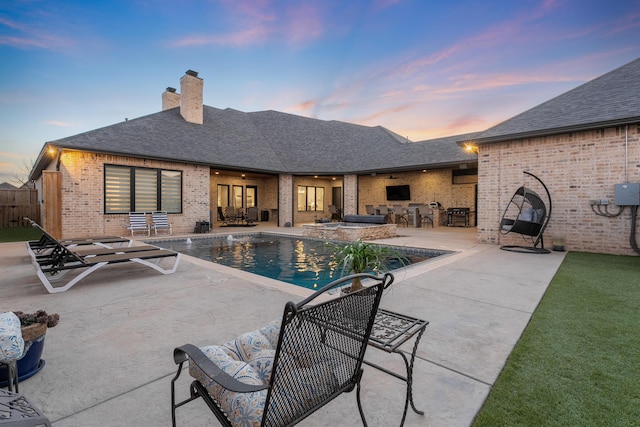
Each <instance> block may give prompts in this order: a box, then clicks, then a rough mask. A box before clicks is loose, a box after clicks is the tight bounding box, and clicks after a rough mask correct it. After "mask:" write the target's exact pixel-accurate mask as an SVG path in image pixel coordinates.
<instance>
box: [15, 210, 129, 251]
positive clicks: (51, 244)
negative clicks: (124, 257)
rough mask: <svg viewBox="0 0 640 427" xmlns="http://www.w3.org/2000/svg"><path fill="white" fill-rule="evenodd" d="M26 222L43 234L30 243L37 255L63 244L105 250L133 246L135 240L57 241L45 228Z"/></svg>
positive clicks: (108, 238)
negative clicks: (102, 248)
mask: <svg viewBox="0 0 640 427" xmlns="http://www.w3.org/2000/svg"><path fill="white" fill-rule="evenodd" d="M24 220H25V221H26V222H28V223H29V224H30V225H31V226H32V227H35V228H37V229H38V230H40V232H41V233H42V236H41V237H40V239H39V240H33V241H30V242H29V246H30V247H31V249H32V250H33V251H34V252H36V253H42V252H45V251H50V250H51V249H53V248H55V247H56V246H57V245H58V243H62V244H63V245H64V246H65V247H67V248H75V247H80V246H101V247H104V248H113V247H122V246H131V245H132V244H133V240H131V239H129V238H126V237H119V236H94V237H84V238H77V239H62V240H56V239H55V238H54V237H53V236H51V235H50V234H49V233H47V231H46V230H45V229H44V228H42V227H40V225H39V224H38V223H37V222H35V221H33V220H32V219H29V218H27V217H24Z"/></svg>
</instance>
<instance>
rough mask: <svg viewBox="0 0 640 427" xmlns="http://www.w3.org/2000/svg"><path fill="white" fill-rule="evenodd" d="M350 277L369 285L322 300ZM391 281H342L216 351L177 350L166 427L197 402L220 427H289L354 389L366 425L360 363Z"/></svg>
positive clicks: (389, 278) (386, 278)
mask: <svg viewBox="0 0 640 427" xmlns="http://www.w3.org/2000/svg"><path fill="white" fill-rule="evenodd" d="M355 277H361V278H368V279H372V280H373V281H374V283H373V284H372V285H370V286H366V287H364V288H363V289H361V290H359V291H356V292H351V293H348V294H345V295H341V296H340V295H339V296H334V297H333V298H332V297H331V296H330V295H328V293H329V291H330V290H331V289H336V288H338V287H340V286H342V285H345V284H347V283H348V282H350V281H351V280H353V279H354V278H355ZM391 283H393V276H392V275H391V274H386V275H384V276H380V277H376V276H372V275H369V274H358V275H353V276H347V277H343V278H341V279H338V280H336V281H334V282H332V283H329V284H328V285H326V286H324V287H323V288H322V289H320V290H318V291H316V292H315V293H314V294H312V295H311V296H309V297H307V298H306V299H304V300H302V301H301V302H299V303H297V304H296V303H293V302H288V303H287V304H286V305H285V307H284V314H283V316H282V318H281V319H276V320H275V321H273V322H270V323H268V324H267V325H265V326H264V327H262V328H261V329H258V330H256V331H254V332H250V333H247V334H244V335H241V336H240V337H238V338H237V339H235V340H233V341H230V342H228V343H226V344H224V345H221V346H205V347H200V348H198V347H196V346H195V345H193V344H185V345H183V346H180V347H177V348H176V349H175V350H174V352H173V358H174V361H175V363H176V364H177V365H178V372H177V373H176V375H175V376H174V377H173V379H172V380H171V418H172V422H173V426H174V427H175V425H176V409H177V408H179V407H180V406H182V405H184V404H186V403H189V402H191V401H193V400H195V399H197V398H199V397H202V399H203V400H204V401H205V403H206V404H207V406H208V407H209V409H210V410H211V411H212V412H213V413H214V415H215V416H216V418H217V419H218V421H219V422H220V423H221V424H222V425H224V426H238V425H254V426H257V425H261V426H285V425H287V426H289V425H294V424H297V423H298V422H300V421H302V420H303V419H305V418H307V417H308V416H309V415H311V414H312V413H314V412H315V411H317V410H318V409H320V408H321V407H323V406H324V405H326V404H327V403H329V402H331V401H332V400H333V399H335V398H336V397H338V396H340V395H341V394H342V393H346V392H350V391H352V390H354V389H357V392H356V400H357V403H358V410H359V411H360V417H361V418H362V421H363V424H364V425H366V419H365V416H364V411H363V409H362V405H361V402H360V379H361V377H362V373H363V370H362V363H363V361H364V355H365V351H366V349H367V344H368V342H369V337H370V335H371V331H372V327H373V323H374V319H375V316H376V313H377V311H378V306H379V304H380V299H381V298H382V292H383V290H384V289H385V288H387V287H388V286H390V285H391ZM327 298H329V299H327ZM318 301H321V302H318ZM312 304H313V305H312ZM187 361H188V363H189V368H188V372H189V374H190V375H191V376H192V377H193V378H194V380H193V381H192V382H191V385H190V387H189V396H190V397H188V398H186V399H185V400H182V401H180V402H177V401H176V392H175V389H176V387H175V386H176V381H177V379H178V377H179V376H180V374H181V373H182V367H183V364H184V362H187Z"/></svg>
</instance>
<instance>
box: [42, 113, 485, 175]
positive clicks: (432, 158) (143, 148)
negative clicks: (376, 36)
mask: <svg viewBox="0 0 640 427" xmlns="http://www.w3.org/2000/svg"><path fill="white" fill-rule="evenodd" d="M457 139H460V138H457V137H449V138H442V139H437V140H430V141H422V142H415V143H412V142H408V141H406V140H405V139H404V138H402V137H400V136H399V135H397V134H395V133H393V132H391V131H389V130H388V129H385V128H383V127H381V126H376V127H368V126H361V125H355V124H351V123H345V122H339V121H324V120H317V119H312V118H307V117H302V116H296V115H292V114H287V113H281V112H276V111H261V112H253V113H244V112H241V111H237V110H233V109H224V110H222V109H218V108H214V107H209V106H204V122H203V124H202V125H198V124H193V123H189V122H186V121H185V120H184V119H183V118H182V116H181V115H180V112H179V108H174V109H171V110H166V111H162V112H159V113H155V114H151V115H148V116H144V117H140V118H137V119H133V120H129V121H125V122H121V123H117V124H114V125H111V126H107V127H104V128H101V129H96V130H93V131H89V132H85V133H82V134H79V135H75V136H71V137H67V138H63V139H59V140H57V141H52V142H50V144H52V145H55V146H58V147H63V148H70V149H78V150H85V151H94V152H103V153H110V154H120V155H125V156H135V157H143V158H152V159H163V160H169V161H179V162H186V163H197V164H205V165H209V166H211V167H219V168H227V169H238V170H240V169H241V170H246V171H255V172H267V173H269V172H270V173H298V174H339V173H358V172H367V171H385V170H387V171H389V170H397V169H410V168H414V169H415V168H424V167H427V166H444V165H449V164H458V163H461V162H470V161H475V158H474V159H470V158H469V155H468V154H467V153H465V152H464V151H463V150H462V149H461V148H460V147H459V146H458V145H457V144H456V140H457Z"/></svg>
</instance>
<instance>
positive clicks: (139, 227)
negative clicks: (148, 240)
mask: <svg viewBox="0 0 640 427" xmlns="http://www.w3.org/2000/svg"><path fill="white" fill-rule="evenodd" d="M127 230H129V231H131V236H135V233H136V232H137V231H140V232H143V233H146V235H147V236H149V235H151V227H149V224H148V223H147V214H146V212H129V225H128V226H127Z"/></svg>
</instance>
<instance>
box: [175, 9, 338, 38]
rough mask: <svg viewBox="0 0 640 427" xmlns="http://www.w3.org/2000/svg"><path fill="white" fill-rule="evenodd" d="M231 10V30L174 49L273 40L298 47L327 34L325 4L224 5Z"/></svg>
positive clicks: (205, 36) (206, 36)
mask: <svg viewBox="0 0 640 427" xmlns="http://www.w3.org/2000/svg"><path fill="white" fill-rule="evenodd" d="M222 3H223V4H224V5H225V6H226V7H227V12H228V16H227V17H226V20H227V22H229V23H230V25H231V29H230V30H229V31H227V32H223V33H219V34H202V35H194V36H189V37H184V38H181V39H179V40H176V41H173V42H171V43H170V46H199V45H209V44H215V45H223V46H226V45H229V46H243V45H259V44H263V43H267V42H269V41H270V40H271V39H274V40H280V41H284V42H285V43H287V44H292V45H298V44H304V43H308V42H310V41H313V40H315V39H317V38H318V37H320V36H322V35H323V34H324V33H325V25H324V19H323V18H324V16H325V15H326V14H325V13H324V10H323V9H322V6H321V5H322V4H321V3H320V5H319V4H315V3H309V4H303V5H294V6H291V7H287V8H284V9H282V10H280V9H277V8H276V5H275V4H272V3H271V2H270V1H268V0H252V1H241V2H238V1H230V0H224V1H223V2H222Z"/></svg>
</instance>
